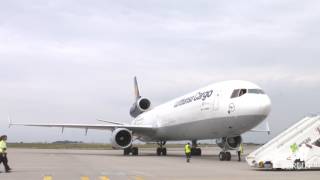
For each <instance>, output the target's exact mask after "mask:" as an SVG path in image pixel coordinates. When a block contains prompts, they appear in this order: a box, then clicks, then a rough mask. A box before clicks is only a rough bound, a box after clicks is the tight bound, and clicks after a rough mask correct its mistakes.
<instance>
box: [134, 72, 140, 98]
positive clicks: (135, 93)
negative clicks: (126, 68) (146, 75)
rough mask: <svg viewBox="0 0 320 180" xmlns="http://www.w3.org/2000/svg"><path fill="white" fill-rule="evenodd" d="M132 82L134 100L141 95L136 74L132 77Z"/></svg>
mask: <svg viewBox="0 0 320 180" xmlns="http://www.w3.org/2000/svg"><path fill="white" fill-rule="evenodd" d="M133 83H134V96H135V98H136V100H138V99H140V98H141V96H140V92H139V86H138V81H137V77H136V76H135V77H134V78H133Z"/></svg>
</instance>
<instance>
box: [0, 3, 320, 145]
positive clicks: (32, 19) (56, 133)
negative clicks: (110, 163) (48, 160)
mask: <svg viewBox="0 0 320 180" xmlns="http://www.w3.org/2000/svg"><path fill="white" fill-rule="evenodd" d="M319 33H320V1H317V0H314V1H300V0H297V1H292V0H290V1H286V0H282V1H278V0H261V1H255V0H247V1H237V0H235V1H223V0H221V1H216V0H190V1H185V0H158V1H155V0H141V1H131V0H127V1H125V0H119V1H111V0H110V1H109V0H90V1H89V0H88V1H84V0H51V1H44V0H28V1H24V0H20V1H19V0H10V1H1V5H0V134H4V133H5V134H8V136H9V141H17V142H19V141H24V142H51V141H56V140H65V139H68V140H76V141H86V142H109V134H110V133H108V132H107V131H95V130H91V131H90V130H89V132H88V135H87V136H84V130H78V129H77V130H74V129H65V131H64V134H61V129H58V128H34V127H13V128H10V129H8V120H7V116H8V114H10V115H11V117H12V119H13V121H14V122H21V123H27V122H41V123H48V122H54V123H97V122H96V120H95V119H96V118H101V119H106V120H112V121H120V122H130V121H131V120H132V119H131V117H130V116H129V113H128V111H129V108H130V106H131V104H132V103H133V100H134V98H133V87H132V78H133V76H134V75H137V76H138V80H139V84H140V88H141V93H142V95H143V96H146V97H148V98H150V99H151V100H152V103H153V104H154V105H159V104H161V103H163V102H166V101H168V100H170V99H172V98H174V97H176V96H180V95H183V94H184V93H187V92H189V91H192V90H195V89H197V88H200V87H201V86H205V85H207V84H210V83H214V82H218V81H223V80H230V79H242V80H248V81H252V82H254V83H256V84H258V85H260V86H261V87H262V88H263V89H264V90H265V91H266V92H267V93H268V95H269V96H270V98H271V100H272V103H273V106H272V112H271V114H270V116H269V117H268V120H269V122H270V126H271V129H272V131H273V132H272V134H271V136H267V135H266V134H264V133H263V134H261V133H260V134H256V133H248V134H246V135H245V136H244V140H245V141H254V142H265V141H267V140H269V139H270V138H271V137H274V136H275V135H277V134H279V133H280V132H281V131H283V130H284V129H286V128H288V127H289V126H290V125H291V124H293V123H295V122H297V121H298V120H299V119H301V118H302V117H303V116H305V115H308V114H311V113H320V101H319V100H320V93H319V92H320V71H319V67H320V61H319V58H320V48H319V42H320V34H319Z"/></svg>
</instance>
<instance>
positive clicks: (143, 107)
mask: <svg viewBox="0 0 320 180" xmlns="http://www.w3.org/2000/svg"><path fill="white" fill-rule="evenodd" d="M133 83H134V96H135V98H136V102H135V103H134V104H133V105H132V106H131V108H130V115H131V116H132V117H134V118H135V117H137V116H139V115H140V114H142V113H144V112H146V111H148V110H149V109H150V107H151V101H150V100H149V99H147V98H142V97H141V96H140V92H139V87H138V81H137V78H136V77H134V79H133Z"/></svg>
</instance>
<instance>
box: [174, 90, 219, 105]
mask: <svg viewBox="0 0 320 180" xmlns="http://www.w3.org/2000/svg"><path fill="white" fill-rule="evenodd" d="M212 93H213V90H209V91H205V92H198V93H197V94H196V95H194V96H190V97H187V98H184V99H181V100H179V101H177V102H176V103H175V104H174V106H173V107H178V106H182V105H184V104H188V103H191V102H193V101H198V100H200V99H201V100H202V101H204V100H206V98H208V97H210V96H211V95H212Z"/></svg>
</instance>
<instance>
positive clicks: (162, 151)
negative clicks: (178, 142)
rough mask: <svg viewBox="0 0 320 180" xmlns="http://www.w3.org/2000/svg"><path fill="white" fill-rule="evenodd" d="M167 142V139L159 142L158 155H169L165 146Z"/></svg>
mask: <svg viewBox="0 0 320 180" xmlns="http://www.w3.org/2000/svg"><path fill="white" fill-rule="evenodd" d="M165 144H166V141H160V142H158V145H159V147H158V148H157V155H158V156H161V155H162V156H166V155H167V148H165V147H163V146H164V145H165Z"/></svg>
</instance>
